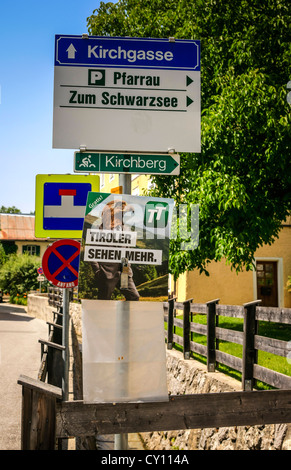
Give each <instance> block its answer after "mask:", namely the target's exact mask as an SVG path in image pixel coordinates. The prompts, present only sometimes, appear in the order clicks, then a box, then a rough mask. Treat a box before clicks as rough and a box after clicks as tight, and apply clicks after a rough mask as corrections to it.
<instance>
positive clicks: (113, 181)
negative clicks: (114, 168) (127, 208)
mask: <svg viewBox="0 0 291 470" xmlns="http://www.w3.org/2000/svg"><path fill="white" fill-rule="evenodd" d="M149 185H150V177H149V176H147V175H131V194H133V195H135V196H142V195H143V191H144V190H147V189H149ZM118 186H119V175H118V174H109V173H105V174H104V175H102V176H101V179H100V191H101V192H102V193H110V192H111V190H112V189H113V188H117V187H118Z"/></svg>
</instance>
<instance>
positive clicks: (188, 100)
mask: <svg viewBox="0 0 291 470" xmlns="http://www.w3.org/2000/svg"><path fill="white" fill-rule="evenodd" d="M186 98H187V101H186V106H190V104H192V103H193V100H191V98H189V96H186Z"/></svg>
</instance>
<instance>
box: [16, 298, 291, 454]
mask: <svg viewBox="0 0 291 470" xmlns="http://www.w3.org/2000/svg"><path fill="white" fill-rule="evenodd" d="M50 302H51V303H50V304H51V305H54V306H55V305H60V299H59V298H57V297H55V298H51V299H50ZM164 307H165V317H166V318H165V319H166V321H167V322H168V331H167V338H168V341H167V342H168V347H169V348H171V347H172V346H173V344H174V343H178V344H181V345H182V346H183V350H184V357H185V358H186V359H187V358H189V357H190V352H191V351H196V352H199V354H202V355H205V356H206V357H207V363H208V369H209V370H214V364H215V362H217V361H218V360H219V361H220V362H223V361H224V362H223V363H227V364H230V363H231V364H232V367H233V364H234V365H235V364H237V368H238V370H240V369H241V370H242V372H243V375H244V384H245V385H244V390H242V391H236V392H223V393H210V394H193V395H175V396H170V397H169V400H168V401H165V402H153V403H107V404H106V403H99V404H98V403H97V404H93V403H92V404H86V403H84V402H83V401H82V400H78V401H77V400H76V401H74V400H72V401H66V400H65V399H64V393H63V389H62V388H61V381H62V380H63V370H64V369H63V359H62V356H61V353H62V351H63V345H62V344H61V339H60V337H61V331H62V311H61V307H58V311H57V312H55V318H54V321H53V322H52V323H50V322H48V332H49V334H48V340H39V342H40V344H41V366H40V369H39V373H38V377H37V379H33V378H30V377H27V376H23V375H21V376H20V377H19V379H18V384H20V385H21V386H22V418H21V448H22V450H55V449H59V450H61V449H65V448H66V446H65V445H64V442H66V440H67V438H69V437H75V438H78V439H81V440H82V439H84V440H85V441H90V440H91V441H93V440H94V439H95V438H96V436H97V435H98V434H127V433H137V432H153V431H168V430H183V429H197V428H213V427H228V426H246V425H248V426H252V425H264V424H275V423H290V422H291V383H290V377H289V378H288V377H286V376H284V379H283V377H281V378H280V376H281V375H282V374H279V375H278V374H276V375H274V377H276V380H277V384H279V385H282V384H284V386H285V388H287V390H267V391H252V390H251V387H250V386H249V381H250V383H251V382H252V381H253V379H254V378H257V376H258V375H260V374H261V375H262V374H263V372H262V371H261V372H260V368H258V369H257V367H258V366H257V367H255V366H256V364H255V356H256V349H255V348H258V347H260V348H263V347H264V348H269V349H270V348H272V351H277V353H278V351H280V352H281V353H282V355H283V351H286V345H285V344H283V342H278V341H275V342H270V343H269V342H267V344H265V343H264V341H263V339H264V338H263V339H262V338H260V337H257V335H256V334H254V331H255V325H256V322H257V321H258V320H260V319H262V318H263V319H264V320H266V319H268V321H270V320H271V321H279V322H280V323H287V324H290V310H289V311H287V310H286V309H282V310H280V312H279V311H276V312H275V313H274V312H272V313H271V312H270V313H269V314H268V313H267V312H265V311H262V310H260V308H259V307H257V303H250V304H246V305H244V306H243V307H237V308H236V307H233V306H222V305H221V306H219V305H218V300H215V301H212V302H208V303H207V304H205V305H198V304H194V303H192V301H190V300H189V301H186V302H183V303H179V302H176V301H175V299H171V300H169V302H168V303H167V304H166V305H165V306H164ZM178 309H179V310H180V309H182V310H183V320H180V319H178V318H177V317H176V316H175V311H176V310H178ZM198 312H199V313H204V314H206V315H207V318H208V322H207V326H204V327H203V325H197V324H196V325H194V324H193V322H191V318H192V317H191V316H192V315H194V314H195V313H198ZM230 312H232V316H239V315H242V314H243V315H244V318H245V321H244V325H245V331H244V333H243V334H236V332H230V331H229V332H227V331H223V332H222V331H220V328H219V327H217V326H216V321H217V317H218V315H223V314H224V315H226V314H227V316H231V315H230ZM268 315H269V317H268ZM175 326H181V327H182V328H183V331H184V334H183V338H181V337H179V336H178V335H176V333H175V332H174V328H175ZM198 330H199V332H202V333H203V334H206V335H207V338H208V343H207V347H205V346H204V347H202V346H198V345H197V344H196V343H194V342H193V341H192V340H191V331H192V332H193V331H196V332H197V331H198ZM226 338H227V340H228V341H229V340H230V339H232V340H235V341H238V342H240V343H241V344H243V345H244V358H243V360H242V361H240V360H237V359H232V358H230V357H229V358H228V357H227V355H226V356H225V355H223V354H222V353H221V352H220V351H218V350H217V349H216V347H215V341H216V340H217V339H226ZM263 375H264V376H265V372H264V374H263ZM282 388H283V387H282Z"/></svg>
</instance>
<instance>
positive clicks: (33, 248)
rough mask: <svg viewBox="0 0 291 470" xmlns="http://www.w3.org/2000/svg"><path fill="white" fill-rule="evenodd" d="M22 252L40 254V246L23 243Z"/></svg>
mask: <svg viewBox="0 0 291 470" xmlns="http://www.w3.org/2000/svg"><path fill="white" fill-rule="evenodd" d="M22 253H28V254H29V255H35V256H39V255H40V246H39V245H23V247H22Z"/></svg>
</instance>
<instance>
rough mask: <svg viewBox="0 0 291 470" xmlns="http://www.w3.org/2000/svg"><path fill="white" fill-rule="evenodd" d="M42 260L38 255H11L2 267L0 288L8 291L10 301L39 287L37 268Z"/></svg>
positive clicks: (0, 268) (0, 270)
mask: <svg viewBox="0 0 291 470" xmlns="http://www.w3.org/2000/svg"><path fill="white" fill-rule="evenodd" d="M40 265H41V260H40V258H38V257H37V256H30V255H28V254H23V255H15V254H14V255H10V256H9V257H8V258H7V260H6V262H5V263H4V264H3V265H2V266H1V267H0V289H3V291H4V292H8V293H9V295H10V301H12V302H15V301H17V297H18V296H19V297H21V298H23V297H24V295H25V294H28V292H29V291H30V290H35V289H37V288H38V287H39V282H38V280H37V276H38V274H37V268H38V267H39V266H40Z"/></svg>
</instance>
